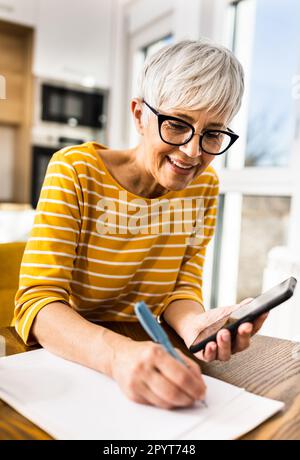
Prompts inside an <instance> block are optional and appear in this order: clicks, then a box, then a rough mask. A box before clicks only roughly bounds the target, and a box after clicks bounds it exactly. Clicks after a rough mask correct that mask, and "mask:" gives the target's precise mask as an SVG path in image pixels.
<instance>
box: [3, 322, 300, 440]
mask: <svg viewBox="0 0 300 460" xmlns="http://www.w3.org/2000/svg"><path fill="white" fill-rule="evenodd" d="M0 335H2V336H3V337H4V338H5V341H6V351H5V354H6V355H7V356H8V355H12V354H15V353H21V352H24V351H29V350H32V349H33V348H32V347H31V348H28V347H25V345H24V344H23V342H22V341H21V340H20V338H19V337H18V336H17V334H16V332H15V331H14V329H13V328H0ZM172 341H173V340H172ZM201 367H202V370H203V372H204V373H205V374H207V375H210V376H212V377H216V378H219V379H221V380H223V381H225V382H228V383H231V384H233V385H237V386H239V387H243V388H245V389H246V390H248V391H250V392H252V393H255V394H257V395H261V396H267V397H269V398H273V399H278V400H280V401H284V402H285V404H286V408H285V410H284V411H282V412H281V413H280V414H277V415H275V416H274V417H272V418H271V419H269V420H267V421H266V422H265V423H263V424H262V425H260V426H259V427H258V428H256V429H255V430H253V431H251V432H250V433H248V434H247V435H246V436H244V437H243V438H242V439H294V440H295V439H298V440H299V439H300V343H293V342H289V341H287V340H280V339H274V338H271V337H263V336H259V335H258V336H256V337H254V338H253V339H252V345H251V347H250V348H249V349H248V350H246V351H244V352H243V353H239V354H238V355H235V356H233V357H232V359H231V360H230V362H227V363H221V362H214V363H210V364H202V366H201ZM0 439H1V440H3V439H10V440H11V439H51V437H50V436H49V435H48V434H47V433H45V432H44V431H42V430H41V429H40V428H38V427H37V426H36V425H34V424H33V423H31V422H30V421H29V420H27V419H26V418H24V417H23V416H22V415H20V414H18V413H17V412H16V411H15V410H13V409H12V408H11V407H10V406H8V405H7V404H6V403H4V402H3V401H1V400H0Z"/></svg>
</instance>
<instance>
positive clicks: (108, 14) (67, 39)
mask: <svg viewBox="0 0 300 460" xmlns="http://www.w3.org/2000/svg"><path fill="white" fill-rule="evenodd" d="M0 1H2V0H0ZM114 5H115V0H84V2H82V0H64V1H63V2H62V1H61V0H51V1H49V0H39V8H38V17H37V30H36V44H35V56H34V73H35V75H37V76H38V77H42V78H51V79H57V80H64V81H69V82H72V83H79V84H83V85H86V86H101V87H103V88H108V87H109V86H110V79H111V75H110V67H111V66H110V61H111V54H112V52H113V50H112V45H111V41H112V21H113V11H114Z"/></svg>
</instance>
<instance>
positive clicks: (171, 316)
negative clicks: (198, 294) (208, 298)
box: [163, 299, 205, 340]
mask: <svg viewBox="0 0 300 460" xmlns="http://www.w3.org/2000/svg"><path fill="white" fill-rule="evenodd" d="M204 311H205V310H204V307H203V305H202V304H200V303H199V302H196V301H194V300H184V299H180V300H174V301H173V302H171V303H170V305H168V307H167V308H166V310H165V312H164V314H163V318H164V320H165V321H166V322H167V323H168V324H169V326H171V327H172V328H173V329H174V330H175V331H176V333H177V334H178V335H179V336H180V337H181V338H182V339H183V340H185V337H186V335H189V331H190V330H191V327H192V325H193V323H194V321H195V319H196V318H198V317H199V315H201V314H202V313H204Z"/></svg>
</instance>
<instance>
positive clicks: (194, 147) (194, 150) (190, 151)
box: [179, 134, 202, 158]
mask: <svg viewBox="0 0 300 460" xmlns="http://www.w3.org/2000/svg"><path fill="white" fill-rule="evenodd" d="M179 150H180V151H181V152H183V153H185V154H186V155H187V156H188V157H190V158H197V157H199V156H201V155H202V152H201V148H200V139H199V135H197V134H194V136H193V137H192V139H191V140H190V141H189V142H188V143H187V144H184V145H181V146H180V147H179Z"/></svg>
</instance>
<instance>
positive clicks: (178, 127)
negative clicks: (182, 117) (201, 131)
mask: <svg viewBox="0 0 300 460" xmlns="http://www.w3.org/2000/svg"><path fill="white" fill-rule="evenodd" d="M164 125H165V127H166V128H167V129H170V130H173V131H177V132H186V131H189V130H190V128H189V126H187V125H184V124H183V123H179V122H177V121H172V120H167V121H165V123H164Z"/></svg>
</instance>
